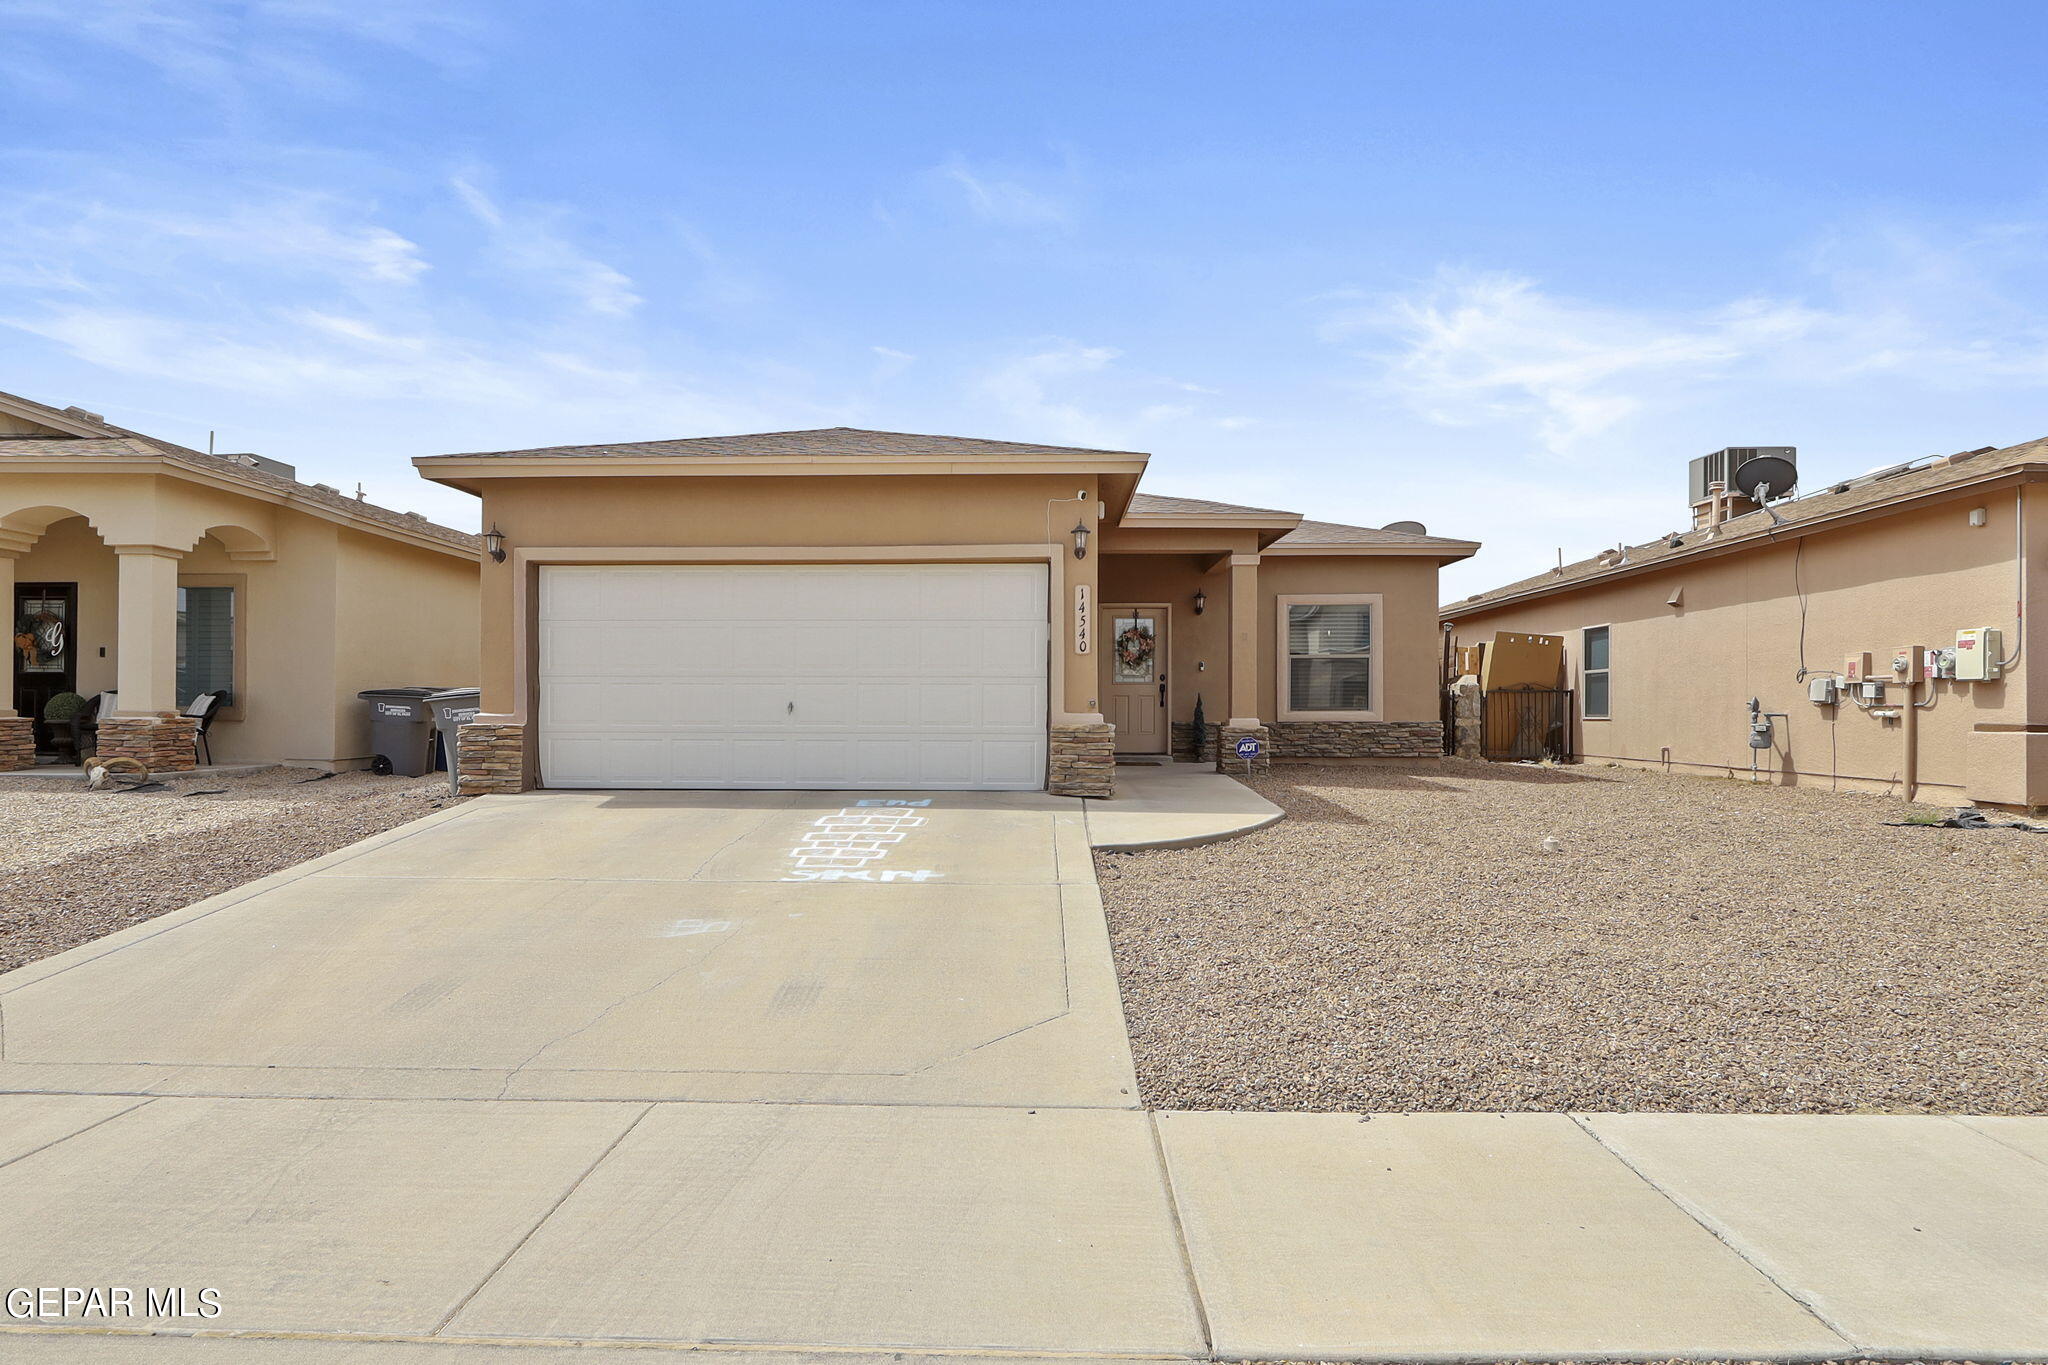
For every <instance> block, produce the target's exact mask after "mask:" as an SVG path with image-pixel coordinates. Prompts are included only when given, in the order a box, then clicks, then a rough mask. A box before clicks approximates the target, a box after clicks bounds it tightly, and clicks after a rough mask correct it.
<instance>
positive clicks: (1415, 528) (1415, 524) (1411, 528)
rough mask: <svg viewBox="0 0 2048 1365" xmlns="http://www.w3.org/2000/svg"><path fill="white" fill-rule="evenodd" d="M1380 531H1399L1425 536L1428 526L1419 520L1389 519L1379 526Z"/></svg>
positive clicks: (1427, 532)
mask: <svg viewBox="0 0 2048 1365" xmlns="http://www.w3.org/2000/svg"><path fill="white" fill-rule="evenodd" d="M1380 529H1381V530H1382V531H1401V532H1404V533H1406V534H1408V535H1411V536H1426V535H1428V534H1429V528H1428V527H1427V526H1424V525H1423V524H1422V523H1421V522H1419V521H1390V522H1388V523H1387V524H1386V525H1385V526H1382V527H1380Z"/></svg>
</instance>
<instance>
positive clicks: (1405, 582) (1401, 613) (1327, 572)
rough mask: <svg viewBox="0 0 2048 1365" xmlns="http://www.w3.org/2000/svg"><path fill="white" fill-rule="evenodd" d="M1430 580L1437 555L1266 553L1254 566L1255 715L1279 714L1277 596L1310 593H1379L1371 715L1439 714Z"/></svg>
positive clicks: (1411, 717)
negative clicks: (1379, 693) (1376, 700)
mask: <svg viewBox="0 0 2048 1365" xmlns="http://www.w3.org/2000/svg"><path fill="white" fill-rule="evenodd" d="M1436 584H1437V564H1436V561H1435V560H1433V559H1424V558H1421V557H1418V556H1394V555H1389V556H1387V557H1385V558H1375V557H1371V556H1364V555H1313V556H1309V555H1268V556H1266V557H1265V558H1264V559H1263V560H1261V561H1260V564H1259V598H1260V603H1259V641H1260V644H1259V650H1260V659H1259V716H1260V718H1261V719H1262V720H1269V721H1270V720H1277V719H1279V718H1280V713H1279V709H1278V707H1279V695H1280V689H1279V671H1278V663H1277V655H1278V651H1279V629H1280V626H1279V611H1278V608H1277V606H1276V605H1275V603H1276V600H1277V599H1278V598H1280V597H1282V596H1293V595H1308V594H1317V593H1379V594H1381V597H1382V601H1381V610H1382V613H1383V614H1382V619H1381V620H1380V622H1379V623H1378V627H1379V639H1378V640H1376V641H1374V643H1373V649H1374V652H1375V653H1377V654H1379V655H1380V660H1381V662H1380V667H1381V670H1382V671H1381V674H1380V685H1381V688H1382V689H1383V700H1382V702H1381V705H1380V708H1379V717H1378V718H1379V719H1380V720H1386V721H1434V720H1437V719H1439V718H1440V717H1441V715H1442V708H1441V705H1440V703H1439V701H1438V694H1437V678H1438V676H1439V674H1440V673H1441V671H1442V663H1441V654H1442V650H1443V642H1442V637H1441V636H1440V635H1439V634H1438V632H1437V616H1436Z"/></svg>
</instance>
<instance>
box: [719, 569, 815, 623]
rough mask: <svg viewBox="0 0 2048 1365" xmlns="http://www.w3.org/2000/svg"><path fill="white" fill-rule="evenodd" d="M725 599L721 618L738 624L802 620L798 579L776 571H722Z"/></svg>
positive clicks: (720, 573)
mask: <svg viewBox="0 0 2048 1365" xmlns="http://www.w3.org/2000/svg"><path fill="white" fill-rule="evenodd" d="M719 576H720V577H721V578H722V579H723V580H724V584H725V595H724V599H723V602H722V603H721V614H722V615H725V616H727V617H730V618H732V619H733V620H738V621H762V620H772V621H782V620H788V619H790V618H792V617H796V616H800V615H801V613H800V612H799V611H798V608H799V607H800V606H801V605H802V604H801V603H799V602H798V601H797V600H796V587H797V583H796V579H795V577H794V576H793V575H791V574H788V573H783V572H778V571H776V570H772V569H771V570H768V571H765V572H749V571H747V570H745V569H725V570H721V571H719Z"/></svg>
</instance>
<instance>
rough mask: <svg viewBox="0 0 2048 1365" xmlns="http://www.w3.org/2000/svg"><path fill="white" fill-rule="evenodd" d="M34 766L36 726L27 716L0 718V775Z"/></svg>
mask: <svg viewBox="0 0 2048 1365" xmlns="http://www.w3.org/2000/svg"><path fill="white" fill-rule="evenodd" d="M35 766H36V726H35V722H34V721H32V720H30V719H29V718H28V717H27V716H0V773H18V772H20V771H21V770H22V769H24V768H33V767H35Z"/></svg>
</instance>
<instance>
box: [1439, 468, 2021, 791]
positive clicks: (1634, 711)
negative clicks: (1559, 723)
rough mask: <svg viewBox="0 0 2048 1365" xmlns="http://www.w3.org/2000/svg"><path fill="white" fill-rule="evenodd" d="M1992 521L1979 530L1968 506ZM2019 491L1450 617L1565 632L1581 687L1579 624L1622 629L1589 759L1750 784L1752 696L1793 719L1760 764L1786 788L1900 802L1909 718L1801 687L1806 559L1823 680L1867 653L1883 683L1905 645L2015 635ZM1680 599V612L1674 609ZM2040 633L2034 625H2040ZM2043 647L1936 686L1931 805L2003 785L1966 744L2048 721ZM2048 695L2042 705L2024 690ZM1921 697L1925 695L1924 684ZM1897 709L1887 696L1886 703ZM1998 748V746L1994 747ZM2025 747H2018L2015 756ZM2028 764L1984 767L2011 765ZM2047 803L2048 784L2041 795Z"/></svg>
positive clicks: (1925, 768)
mask: <svg viewBox="0 0 2048 1365" xmlns="http://www.w3.org/2000/svg"><path fill="white" fill-rule="evenodd" d="M2041 494H2042V490H2041V489H2040V487H2038V486H2035V487H2033V488H2031V489H2030V490H2029V493H2028V541H2029V545H2030V553H2031V556H2032V558H2033V560H2034V562H2035V568H2034V573H2035V579H2036V583H2035V587H2034V592H2035V594H2036V598H2035V600H2036V601H2037V602H2038V601H2040V600H2041V599H2040V597H2039V593H2040V591H2041V586H2040V582H2039V578H2040V574H2039V568H2038V563H2039V560H2040V558H2041V552H2040V547H2041V546H2042V545H2043V544H2044V543H2048V506H2044V505H2043V500H2042V496H2041ZM1974 507H1983V508H1985V510H1986V516H1987V524H1986V525H1985V526H1983V527H1972V526H1970V525H1969V524H1968V514H1969V511H1970V509H1971V508H1974ZM2015 519H2016V508H2015V490H2014V489H2012V488H2006V489H2002V490H1989V491H1986V492H1983V493H1981V494H1977V495H1973V496H1969V497H1964V498H1961V499H1958V500H1953V501H1948V502H1944V503H1940V504H1937V505H1934V506H1932V507H1928V508H1925V509H1921V510H1915V511H1908V512H1899V513H1895V514H1893V515H1890V516H1886V517H1883V518H1880V519H1875V520H1870V521H1866V522H1863V523H1860V524H1857V525H1854V526H1848V527H1844V528H1841V529H1839V530H1834V531H1826V532H1820V533H1817V534H1814V535H1811V536H1808V537H1805V546H1806V548H1805V551H1804V554H1803V556H1801V555H1800V553H1799V551H1798V549H1797V545H1798V542H1797V541H1793V540H1787V541H1784V542H1780V543H1778V544H1776V545H1771V546H1765V547H1762V548H1752V549H1746V550H1742V551H1738V552H1734V553H1731V554H1728V555H1725V556H1722V557H1719V558H1711V559H1703V560H1698V561H1694V562H1692V563H1689V564H1681V565H1676V566H1673V567H1672V568H1670V569H1666V570H1660V571H1658V572H1654V573H1649V574H1644V575H1640V576H1637V577H1634V578H1629V579H1624V580H1621V581H1618V582H1614V583H1611V584H1608V585H1604V586H1599V585H1596V586H1588V587H1586V588H1582V589H1579V590H1576V591H1571V592H1565V593H1559V594H1556V595H1554V596H1551V597H1549V598H1546V599H1543V600H1540V601H1536V602H1532V603H1528V604H1524V605H1520V606H1510V607H1504V608H1501V609H1498V610H1494V611H1488V612H1485V613H1482V614H1477V615H1473V616H1465V617H1461V618H1459V619H1458V620H1457V621H1456V622H1455V623H1454V630H1455V635H1456V638H1457V640H1458V641H1459V642H1460V643H1463V644H1473V643H1478V642H1480V641H1483V640H1486V639H1488V638H1490V637H1491V635H1492V634H1493V632H1495V631H1497V630H1522V631H1543V632H1549V633H1553V634H1562V635H1564V636H1565V650H1566V656H1567V664H1566V667H1567V672H1568V674H1569V677H1570V682H1571V685H1572V686H1573V687H1577V686H1579V672H1580V651H1581V647H1582V640H1583V635H1582V631H1583V629H1584V628H1585V627H1587V626H1594V625H1608V626H1610V627H1611V631H1612V634H1611V647H1612V665H1613V670H1612V683H1611V686H1612V696H1613V701H1612V706H1611V710H1612V719H1610V720H1604V721H1603V720H1584V719H1580V720H1577V721H1576V723H1575V735H1574V743H1575V747H1576V748H1577V750H1578V752H1579V753H1580V754H1581V755H1582V756H1583V757H1585V758H1587V759H1589V760H1595V761H1599V760H1618V761H1623V762H1629V763H1638V764H1650V765H1657V764H1661V763H1662V762H1664V761H1665V758H1666V755H1667V754H1668V757H1669V761H1670V763H1671V764H1672V766H1673V767H1674V769H1677V770H1684V771H1693V772H1703V773H1707V774H1720V775H1733V774H1740V775H1742V776H1745V777H1746V776H1747V775H1748V773H1749V763H1750V753H1751V751H1750V749H1749V748H1748V745H1747V735H1748V730H1747V719H1746V717H1747V708H1748V703H1749V699H1750V698H1751V697H1752V696H1754V697H1758V698H1760V699H1761V700H1762V702H1763V706H1764V709H1765V710H1767V711H1783V712H1786V713H1788V719H1787V720H1786V721H1783V722H1780V730H1779V743H1778V745H1777V747H1776V749H1775V750H1773V751H1772V752H1771V753H1769V754H1760V755H1759V760H1760V762H1761V763H1762V765H1763V766H1764V767H1765V768H1766V769H1767V770H1768V771H1770V773H1771V774H1772V776H1773V779H1774V780H1778V781H1783V782H1787V783H1800V784H1809V785H1810V784H1814V783H1818V784H1820V785H1823V786H1826V785H1829V784H1830V783H1835V784H1838V785H1843V786H1851V787H1859V788H1870V789H1881V790H1889V791H1898V790H1900V789H1901V787H1902V780H1903V777H1904V774H1905V769H1906V745H1905V724H1904V722H1902V721H1883V720H1879V719H1876V718H1873V717H1871V716H1869V715H1866V714H1865V713H1864V712H1862V711H1860V710H1857V709H1856V708H1855V707H1853V706H1851V705H1849V704H1847V703H1846V702H1845V703H1844V704H1842V705H1840V706H1837V707H1824V706H1817V705H1815V704H1813V703H1812V702H1811V701H1809V700H1808V699H1807V684H1806V683H1804V682H1801V681H1799V680H1798V679H1797V678H1796V677H1795V673H1796V670H1797V669H1798V668H1799V661H1800V629H1801V624H1800V604H1799V598H1798V596H1797V595H1796V594H1795V592H1794V590H1793V581H1794V580H1793V570H1794V563H1795V558H1797V560H1798V575H1799V581H1800V583H1801V585H1802V586H1803V588H1804V590H1805V594H1806V599H1807V600H1806V613H1805V661H1806V667H1807V668H1808V669H1810V670H1816V671H1819V670H1840V669H1841V668H1842V666H1843V660H1844V658H1845V657H1846V656H1847V655H1849V654H1850V653H1851V652H1861V651H1864V650H1868V651H1869V652H1870V653H1871V654H1872V655H1873V656H1875V657H1874V660H1873V662H1874V663H1875V664H1876V665H1877V668H1878V674H1877V676H1879V677H1881V678H1889V677H1890V676H1891V674H1890V673H1889V669H1888V665H1889V662H1890V659H1891V657H1892V655H1893V653H1894V651H1895V650H1896V649H1897V648H1898V647H1900V646H1903V645H1914V644H1917V645H1924V646H1934V645H1942V646H1948V647H1953V645H1954V644H1955V636H1956V632H1957V630H1959V629H1962V628H1965V627H1971V626H1996V627H1998V628H2000V629H2001V630H2003V631H2004V632H2005V649H2006V652H2007V653H2008V654H2009V653H2011V652H2012V650H2013V648H2014V645H2015V644H2016V643H2017V642H2016V641H2015V639H2014V619H2013V618H2014V597H2015V578H2014V575H2015V564H2014V546H2015V536H2014V532H2015ZM1674 591H1678V592H1680V593H1681V594H1682V596H1681V604H1680V605H1678V606H1670V605H1667V599H1668V598H1670V597H1671V596H1672V594H1673V593H1674ZM2036 633H2037V637H2038V629H2037V632H2036ZM2039 643H2041V642H2040V641H2039V640H2038V638H2037V639H2035V640H2030V641H2029V642H2028V644H2027V648H2026V652H2025V655H2024V656H2023V657H2022V659H2021V661H2020V663H2019V664H2018V665H2017V667H2016V668H2015V669H2014V670H2013V671H2011V672H2010V673H2008V674H2007V676H2006V679H2005V680H2004V681H2001V682H1992V683H1964V682H1950V681H1941V682H1937V683H1935V684H1933V687H1932V694H1933V696H1934V698H1935V703H1934V705H1933V706H1932V707H1931V708H1926V709H1923V710H1921V711H1920V713H1919V715H1918V728H1919V742H1918V746H1917V747H1918V755H1919V781H1920V783H1921V786H1922V790H1921V791H1920V793H1919V794H1920V796H1921V797H1922V798H1923V799H1926V800H1935V801H1939V800H1950V799H1953V800H1962V799H1965V798H1966V797H1967V796H1968V795H1970V794H1971V791H1972V787H1973V785H1979V786H1981V785H1983V784H1984V783H1985V782H1986V781H1988V780H1990V779H1991V778H1992V777H1993V776H1998V777H1999V780H2000V781H2001V783H2003V785H2004V786H2006V787H2007V788H2008V789H2009V788H2010V786H2011V785H2012V782H2013V781H2019V780H2020V779H2019V778H2018V777H2017V776H2016V775H2015V774H1999V775H1994V774H1991V773H1989V772H1986V771H1979V772H1977V773H1975V774H1973V771H1972V763H1973V759H1972V752H1973V750H1974V751H1976V752H1978V753H1979V754H1987V753H1989V752H1990V749H1989V748H1987V747H1986V746H1984V745H1981V744H1973V742H1972V739H1971V736H1972V734H1973V732H1975V731H1976V730H1977V729H1978V727H1981V726H1987V725H2005V726H2017V725H2024V724H2026V723H2027V722H2028V721H2029V719H2030V718H2031V720H2032V721H2034V722H2041V721H2044V720H2048V711H2044V710H2043V709H2042V707H2041V697H2040V695H2039V694H2040V693H2041V690H2042V684H2041V682H2040V681H2037V680H2036V675H2037V674H2048V668H2040V667H2037V666H2034V665H2035V663H2036V661H2037V660H2039V659H2040V653H2039V650H2038V648H2037V645H2038V644H2039ZM2030 691H2032V692H2033V693H2034V694H2035V695H2036V700H2035V702H2034V707H2033V709H2032V711H2031V712H2030V711H2029V706H2028V700H2027V698H2028V695H2029V692H2030ZM1917 695H1919V696H1920V698H1921V699H1922V700H1925V699H1926V697H1927V695H1928V690H1927V688H1925V687H1923V688H1922V689H1921V690H1920V691H1919V693H1918V694H1917ZM1898 698H1899V689H1896V688H1894V689H1892V694H1891V695H1890V696H1888V697H1887V699H1886V703H1885V704H1886V705H1887V706H1890V705H1892V704H1893V703H1894V702H1895V701H1897V700H1898ZM1990 747H1991V748H1996V747H1997V746H1990ZM2021 747H2023V745H2014V746H2008V749H2007V751H2002V752H2010V753H2012V754H2017V753H2018V752H2019V750H2020V748H2021ZM2016 761H2019V760H2018V759H2016V758H2008V757H2004V756H1995V757H1992V758H1989V759H1986V758H1981V757H1980V758H1979V759H1978V760H1976V762H1977V763H1978V764H1979V766H1980V768H1981V767H1982V765H1983V764H1984V763H1985V762H1995V763H2001V764H2004V763H2010V762H2016ZM2035 790H2037V791H2039V792H2040V796H2039V797H2038V798H2037V799H2039V800H2048V788H2044V787H2040V786H2036V788H2035Z"/></svg>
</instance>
